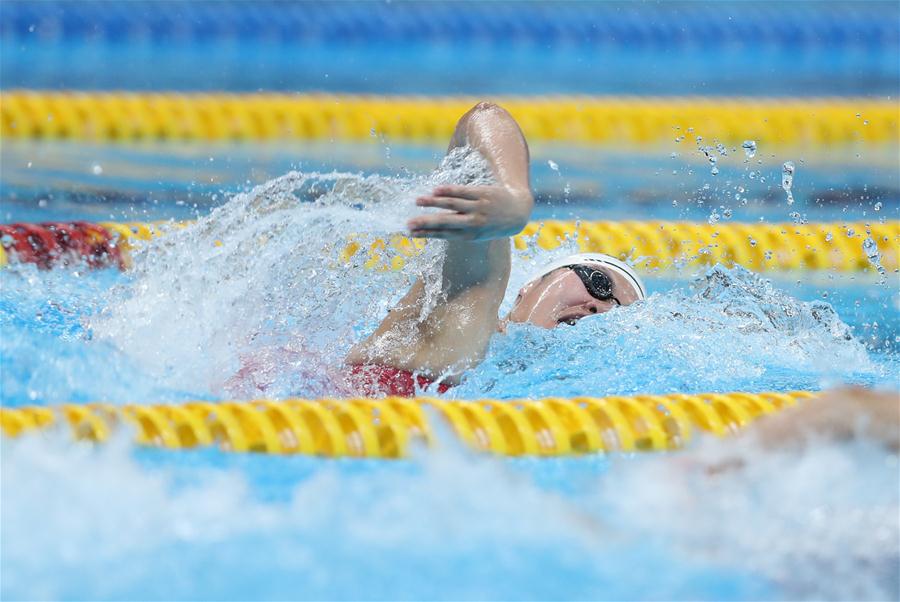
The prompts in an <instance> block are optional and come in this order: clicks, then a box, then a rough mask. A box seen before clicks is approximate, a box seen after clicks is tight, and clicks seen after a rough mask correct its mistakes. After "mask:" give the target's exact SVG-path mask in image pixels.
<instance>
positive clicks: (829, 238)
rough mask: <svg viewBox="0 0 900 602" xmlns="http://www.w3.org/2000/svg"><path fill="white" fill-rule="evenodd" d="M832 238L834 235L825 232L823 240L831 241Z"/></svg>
mask: <svg viewBox="0 0 900 602" xmlns="http://www.w3.org/2000/svg"><path fill="white" fill-rule="evenodd" d="M832 240H834V235H833V234H832V233H831V232H828V233H826V234H825V242H831V241H832Z"/></svg>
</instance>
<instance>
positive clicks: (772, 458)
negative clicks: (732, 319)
mask: <svg viewBox="0 0 900 602" xmlns="http://www.w3.org/2000/svg"><path fill="white" fill-rule="evenodd" d="M438 434H439V435H440V433H438ZM126 439H127V435H123V436H122V438H120V439H119V440H117V441H114V442H111V443H110V444H108V445H104V446H100V447H90V446H86V445H76V444H72V443H71V442H67V441H63V440H62V439H60V438H53V437H51V438H49V439H48V438H42V437H25V438H22V439H18V440H14V441H10V442H8V443H5V447H4V453H3V454H2V456H0V462H2V467H0V468H2V470H0V479H2V484H3V487H2V491H3V504H2V505H0V525H2V537H0V554H2V557H3V563H2V564H0V583H2V586H0V595H2V597H3V598H4V599H7V598H8V599H34V598H40V599H48V598H53V599H69V598H75V599H148V598H149V599H157V598H159V599H197V598H217V599H249V598H267V599H323V598H327V599H396V598H398V597H400V598H404V597H408V598H409V599H454V600H458V599H468V598H473V599H535V598H537V599H552V598H573V599H592V600H621V599H689V600H696V599H715V600H730V599H739V600H747V599H751V600H759V599H788V600H797V599H835V600H851V599H852V600H863V599H873V600H879V599H891V598H892V597H893V596H894V595H895V594H896V591H897V587H898V585H900V584H898V579H900V575H898V571H897V566H898V565H897V562H898V556H897V550H898V544H900V524H898V502H900V499H898V495H900V494H898V492H900V487H898V482H897V478H898V477H897V469H898V465H897V456H896V454H891V453H889V452H886V451H885V450H884V449H881V448H878V447H876V446H874V445H873V444H870V443H865V442H859V441H857V442H848V443H834V442H824V441H822V442H814V443H812V444H810V445H808V446H807V447H806V448H805V449H803V450H785V451H767V450H766V449H765V448H764V447H763V446H761V445H760V444H759V443H758V442H757V441H756V440H755V439H754V438H752V437H748V438H746V439H743V440H735V439H731V438H730V439H726V440H707V441H705V442H702V444H701V445H700V446H699V447H697V448H696V449H695V450H693V451H689V452H682V453H681V454H643V455H640V456H638V457H633V456H632V457H629V456H619V455H613V456H609V457H593V458H572V459H555V460H554V459H540V460H526V461H517V462H515V461H510V460H505V461H504V460H501V459H497V458H489V457H483V456H481V457H477V456H472V455H471V454H470V453H468V452H465V451H462V450H459V449H456V448H454V447H452V446H447V445H446V443H447V442H448V441H450V440H452V438H447V437H443V438H441V441H442V442H443V443H444V444H445V445H444V446H442V447H439V448H437V449H433V450H430V451H429V452H428V453H423V454H420V455H419V456H418V457H416V458H414V459H413V460H412V461H410V462H396V463H389V464H384V463H379V464H378V466H377V469H376V467H375V466H374V465H373V464H370V463H364V462H363V463H360V462H361V461H357V462H354V463H351V464H347V463H340V462H330V461H322V460H319V459H315V458H308V457H298V456H293V457H291V456H264V455H234V454H225V455H222V454H215V455H213V456H209V455H204V454H191V456H190V458H191V459H188V457H185V456H184V454H189V453H190V452H179V454H178V455H177V456H169V455H167V454H165V453H163V452H155V453H154V452H144V453H143V454H138V457H137V458H135V457H134V455H133V454H134V452H133V451H132V448H131V446H130V444H129V443H128V442H127V441H126ZM736 459H737V460H741V461H743V463H744V465H743V467H741V468H735V467H734V466H735V460H736ZM723 463H724V464H727V465H730V466H732V468H730V469H727V470H723V471H718V472H711V471H710V470H709V467H710V466H716V465H721V464H723ZM214 464H216V465H219V466H220V467H219V468H214V467H213V465H214ZM222 464H225V466H226V467H227V468H222V467H221V465H222ZM123 559H126V560H123ZM400 583H402V584H403V587H402V591H400V590H398V589H397V586H396V584H400Z"/></svg>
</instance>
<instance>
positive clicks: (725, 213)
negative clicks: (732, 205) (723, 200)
mask: <svg viewBox="0 0 900 602" xmlns="http://www.w3.org/2000/svg"><path fill="white" fill-rule="evenodd" d="M732 215H734V212H733V211H732V210H731V209H726V210H725V211H723V212H722V217H724V218H725V219H731V216H732Z"/></svg>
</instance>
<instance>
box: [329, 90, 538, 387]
mask: <svg viewBox="0 0 900 602" xmlns="http://www.w3.org/2000/svg"><path fill="white" fill-rule="evenodd" d="M465 145H468V146H471V147H472V148H474V149H476V150H478V151H479V152H480V153H481V155H482V156H483V157H484V158H485V159H486V160H487V161H488V163H489V164H490V166H491V169H492V170H493V173H494V177H495V179H496V181H497V184H496V185H491V186H439V187H437V188H435V189H434V190H433V191H432V194H431V195H428V196H423V197H421V198H419V199H418V200H417V204H418V205H419V206H421V207H439V208H442V209H445V210H446V211H443V212H439V213H433V214H428V215H422V216H419V217H416V218H414V219H412V220H410V221H409V223H408V224H407V226H408V228H409V231H410V234H411V235H412V236H414V237H418V238H442V239H446V240H447V241H448V242H447V249H446V254H445V257H444V263H443V270H442V277H441V283H440V287H441V290H440V295H439V301H438V302H437V304H436V305H435V306H434V307H433V308H432V309H431V310H430V311H429V312H424V311H423V310H424V300H425V286H424V283H423V282H422V279H421V278H420V279H419V280H417V281H416V283H415V284H414V285H413V286H412V288H411V289H410V290H409V292H408V293H407V294H406V296H404V297H403V299H401V300H400V302H399V303H398V304H397V305H396V307H394V308H393V309H392V310H391V311H390V312H389V313H388V315H387V317H386V318H385V319H384V320H383V321H382V323H381V324H380V325H379V327H378V328H377V330H376V331H375V332H374V333H373V334H372V335H371V336H370V337H369V338H368V339H366V340H365V341H363V342H362V343H361V344H359V345H357V346H356V347H355V348H354V349H353V350H351V352H350V354H349V355H348V357H347V363H348V364H377V365H382V366H391V367H394V368H400V369H403V370H409V371H412V372H419V373H422V374H424V375H426V376H428V377H431V378H437V377H440V376H443V375H447V374H448V373H449V374H453V375H459V374H461V373H462V372H463V371H465V370H466V369H467V368H469V367H471V366H473V365H476V364H478V363H479V362H480V361H481V359H482V358H483V357H484V352H485V350H486V349H487V344H488V341H489V340H490V337H491V335H492V334H493V333H494V332H496V330H497V325H498V316H497V312H498V310H499V308H500V303H501V301H502V300H503V295H504V293H505V291H506V284H507V281H508V280H509V267H510V240H509V237H510V236H513V235H515V234H517V233H518V232H520V231H521V230H522V228H523V227H524V226H525V224H526V223H527V222H528V218H529V216H530V215H531V209H532V206H533V204H534V201H533V198H532V195H531V189H530V186H529V179H528V162H529V155H528V145H527V143H526V141H525V137H524V136H523V135H522V131H521V130H520V129H519V126H518V124H517V123H516V122H515V120H514V119H513V118H512V116H511V115H510V114H509V113H507V112H506V111H505V110H504V109H503V108H501V107H499V106H497V105H495V104H491V103H479V104H477V105H475V106H474V107H473V108H472V109H470V110H469V111H468V112H467V113H466V114H465V115H463V116H462V118H460V120H459V122H458V123H457V125H456V131H455V132H454V134H453V138H452V140H451V141H450V148H451V149H453V148H455V147H460V146H465ZM423 314H424V315H423ZM451 380H452V379H451Z"/></svg>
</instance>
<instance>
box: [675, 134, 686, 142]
mask: <svg viewBox="0 0 900 602" xmlns="http://www.w3.org/2000/svg"><path fill="white" fill-rule="evenodd" d="M682 140H684V136H683V135H682V136H676V138H675V142H681V141H682Z"/></svg>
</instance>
